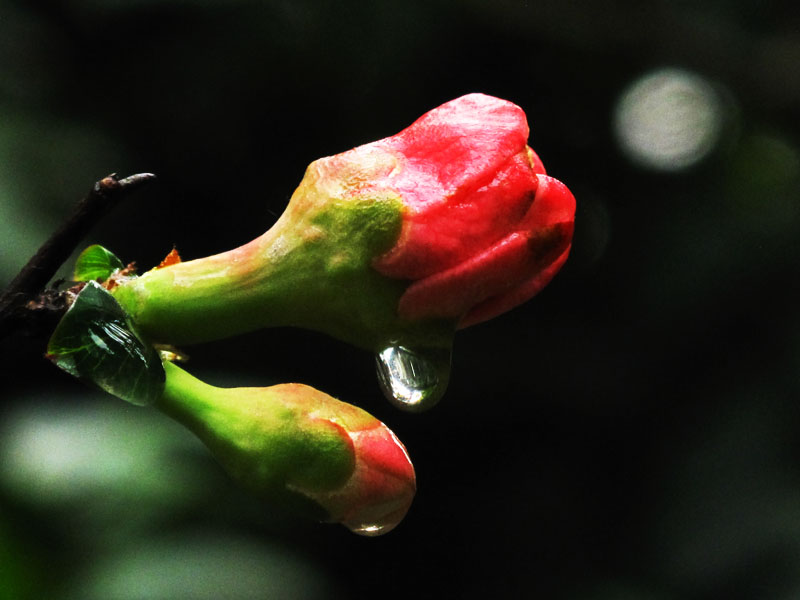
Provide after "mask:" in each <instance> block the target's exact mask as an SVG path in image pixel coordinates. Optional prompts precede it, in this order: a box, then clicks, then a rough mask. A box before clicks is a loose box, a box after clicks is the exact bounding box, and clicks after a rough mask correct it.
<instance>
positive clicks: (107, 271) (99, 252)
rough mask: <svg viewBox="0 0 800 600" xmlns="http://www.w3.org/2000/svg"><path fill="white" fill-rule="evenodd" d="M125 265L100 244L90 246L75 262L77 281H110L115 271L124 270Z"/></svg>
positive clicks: (75, 277)
mask: <svg viewBox="0 0 800 600" xmlns="http://www.w3.org/2000/svg"><path fill="white" fill-rule="evenodd" d="M124 267H125V265H124V264H122V261H121V260H120V259H118V258H117V257H116V256H115V255H114V254H113V253H112V252H111V251H109V250H106V249H105V248H103V247H102V246H100V245H99V244H94V245H93V246H89V247H88V248H86V250H84V251H83V252H81V253H80V256H78V260H77V261H75V272H74V275H73V277H74V279H75V281H91V280H96V279H100V280H105V279H108V278H109V277H110V276H111V274H112V273H114V271H118V270H120V269H122V268H124Z"/></svg>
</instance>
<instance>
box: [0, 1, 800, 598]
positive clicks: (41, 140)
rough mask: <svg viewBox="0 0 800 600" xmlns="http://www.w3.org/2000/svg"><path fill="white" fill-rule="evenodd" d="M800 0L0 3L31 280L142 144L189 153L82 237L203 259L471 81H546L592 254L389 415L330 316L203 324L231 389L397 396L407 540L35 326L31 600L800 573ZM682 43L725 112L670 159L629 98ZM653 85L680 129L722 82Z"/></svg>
mask: <svg viewBox="0 0 800 600" xmlns="http://www.w3.org/2000/svg"><path fill="white" fill-rule="evenodd" d="M796 12H797V11H796V7H795V6H794V3H790V2H788V1H786V0H766V1H764V0H760V1H758V2H756V0H731V1H728V2H717V1H714V0H703V1H701V2H691V3H690V2H661V1H658V0H647V1H645V2H638V3H634V2H609V1H606V0H573V1H568V2H564V1H562V0H495V1H493V2H484V1H481V0H464V1H462V2H458V3H454V2H448V1H445V0H426V1H424V2H423V1H421V0H411V1H408V2H384V1H377V2H360V1H357V0H344V1H338V2H333V1H332V0H269V1H259V2H256V1H248V0H238V1H228V2H221V1H217V2H213V1H210V0H209V1H205V2H203V1H200V0H196V1H190V0H182V1H180V0H139V1H138V2H119V1H110V0H105V1H103V0H48V1H46V2H38V3H25V2H22V1H21V0H6V1H5V2H2V3H0V245H1V247H2V254H0V284H4V283H5V282H7V281H8V280H9V279H10V278H11V277H12V276H13V275H14V274H15V273H16V271H17V270H18V269H19V267H20V266H21V265H22V264H23V263H24V261H25V260H26V258H27V256H29V255H30V254H31V253H32V252H33V251H34V250H35V249H36V248H37V247H38V245H39V244H40V243H41V242H42V241H43V240H44V239H45V238H46V236H47V235H48V233H49V232H50V231H51V230H52V229H53V227H55V226H56V225H57V224H58V223H59V222H60V221H61V219H63V217H64V216H65V215H66V214H67V213H68V212H69V210H70V207H71V206H72V205H73V203H74V202H75V200H77V199H78V198H79V197H80V196H82V195H83V194H84V193H85V191H86V190H88V188H89V186H90V185H92V183H93V182H94V181H95V180H97V179H99V178H101V177H103V176H105V175H107V174H108V173H110V172H113V171H117V172H119V173H120V174H122V175H127V174H130V173H133V172H136V171H150V172H155V173H156V174H157V175H159V180H158V182H157V183H156V184H153V185H152V186H150V187H149V188H148V189H147V190H145V191H142V192H139V193H137V194H136V196H134V197H133V198H131V199H130V200H127V201H126V204H125V206H123V207H120V208H118V209H117V210H115V211H114V212H113V213H112V215H110V216H109V217H108V218H107V219H106V220H105V221H104V222H103V223H102V224H100V225H99V226H98V228H97V229H96V230H95V231H93V232H92V234H91V235H90V236H89V238H88V239H87V240H86V245H89V244H90V243H101V244H103V245H104V246H106V247H108V248H110V249H111V250H112V251H114V252H115V253H116V254H117V255H119V256H120V257H121V258H122V260H123V262H128V261H131V260H136V261H137V262H138V263H139V264H140V266H142V267H143V268H149V267H150V266H152V265H154V264H157V263H158V261H159V260H160V259H161V258H163V256H164V255H165V254H166V253H167V252H168V251H169V250H170V248H171V247H172V245H173V244H177V247H178V250H179V251H180V252H181V254H182V255H183V256H184V258H193V257H197V256H202V255H206V254H209V253H212V252H216V251H221V250H225V249H228V248H230V247H233V246H234V245H238V244H240V243H242V242H244V241H247V240H249V239H252V238H253V237H255V236H256V235H258V234H260V233H262V232H263V231H264V230H265V229H266V228H267V227H268V226H269V225H271V223H272V222H274V220H275V218H276V217H277V215H279V214H280V212H281V211H282V210H283V207H284V206H285V204H286V201H287V199H288V197H289V195H290V194H291V192H292V191H293V188H294V186H295V185H297V183H298V182H299V181H300V178H301V176H302V173H303V170H304V168H305V166H306V164H307V163H309V162H310V161H311V160H313V159H315V158H317V157H319V156H323V155H327V154H332V153H335V152H339V151H342V150H345V149H347V148H350V147H353V146H355V145H358V144H361V143H364V142H367V141H370V140H373V139H377V138H380V137H383V136H386V135H390V134H393V133H396V132H397V131H398V130H399V129H400V128H402V127H404V126H405V125H407V124H409V123H410V122H411V121H412V120H413V119H414V118H416V117H417V116H419V115H420V114H422V112H424V111H425V110H428V109H430V108H433V107H434V106H436V105H438V104H440V103H441V102H444V101H446V100H449V99H451V98H454V97H456V96H458V95H461V94H463V93H466V92H472V91H482V92H485V93H489V94H494V95H498V96H502V97H505V98H508V99H510V100H512V101H514V102H516V103H517V104H519V105H520V106H522V107H523V108H524V109H525V111H526V112H527V114H528V117H529V120H530V123H531V143H532V146H533V147H534V148H535V149H536V150H537V152H538V153H539V154H540V155H541V157H542V159H543V160H544V163H545V165H546V166H547V168H548V171H549V172H551V173H552V174H553V175H554V176H556V177H557V178H558V179H560V180H562V181H564V182H565V183H567V184H568V185H569V186H570V188H571V189H572V190H573V192H574V193H575V196H576V198H577V200H578V215H577V223H576V227H577V230H576V238H575V244H574V249H573V253H572V256H571V258H570V261H569V262H568V264H567V266H566V268H565V270H564V271H563V272H562V273H561V274H560V275H559V276H558V277H557V278H556V279H555V281H554V282H553V283H552V284H551V286H550V287H549V288H547V289H546V290H545V291H544V292H543V293H542V294H541V295H540V296H539V297H538V298H536V299H535V300H534V301H533V302H531V303H529V304H528V305H526V306H525V307H522V308H520V309H517V310H516V311H513V312H512V313H510V314H508V315H505V316H503V317H501V318H499V319H496V320H495V321H493V322H491V323H488V324H485V325H482V326H479V327H476V328H473V329H468V330H465V331H463V332H461V333H460V334H459V336H458V338H457V340H456V345H455V357H454V361H455V362H454V374H453V380H452V383H451V386H450V390H449V391H448V394H447V396H446V397H445V398H444V400H443V401H442V403H441V404H440V405H438V406H437V407H436V408H435V409H434V410H433V411H432V412H430V413H426V414H423V415H406V414H399V413H398V412H397V411H394V410H392V409H391V407H389V406H387V405H386V404H385V403H384V402H382V399H381V398H380V397H379V392H378V388H377V384H376V383H375V379H374V374H373V372H372V358H371V357H369V356H367V355H365V354H364V353H362V352H360V351H357V350H354V349H350V348H346V347H343V346H342V345H341V344H338V343H336V342H334V341H332V340H329V339H327V338H324V337H322V336H318V335H315V334H311V333H308V332H298V331H286V330H276V331H270V332H262V333H261V334H258V335H256V334H254V335H251V336H245V337H243V338H240V339H236V340H231V341H229V342H220V343H216V344H211V345H208V346H202V347H197V348H190V349H188V351H189V354H190V355H191V357H192V362H191V363H190V368H191V369H192V370H193V372H195V373H197V374H198V375H201V376H203V377H204V378H205V379H208V380H209V381H210V382H211V383H214V384H217V385H268V384H270V383H274V382H277V381H294V380H297V381H302V382H304V383H309V384H312V385H315V386H317V387H320V388H321V389H323V390H324V391H326V392H328V393H331V394H333V395H335V396H337V397H340V398H342V399H343V400H347V401H350V402H355V403H358V404H360V405H362V406H364V407H365V408H367V409H368V410H370V411H371V412H373V413H374V414H376V416H378V417H379V418H381V419H382V420H383V421H385V422H386V423H387V424H389V425H390V426H391V427H392V428H393V429H394V430H395V431H396V432H397V433H398V434H399V436H400V438H401V439H402V440H403V441H404V442H405V443H406V445H407V446H408V448H409V451H410V453H411V456H412V458H413V460H414V462H415V465H416V467H417V472H418V483H419V493H418V496H417V499H416V502H415V505H414V506H413V507H412V510H411V512H410V513H409V515H408V517H407V520H406V522H404V523H403V524H402V525H401V526H400V527H399V528H398V529H397V530H396V531H394V532H392V533H391V534H389V535H388V536H386V537H384V538H380V539H374V540H365V539H361V538H356V537H355V536H351V534H349V533H348V532H347V531H345V530H344V529H343V528H332V527H324V526H318V525H315V524H311V523H305V522H303V521H297V520H294V519H292V518H291V517H289V516H287V515H285V514H283V513H277V512H275V511H273V510H272V509H271V508H270V507H268V506H263V505H260V504H258V503H257V502H255V501H253V500H252V499H250V498H248V497H247V496H246V495H245V494H243V493H242V492H240V491H239V490H237V489H235V488H234V487H233V486H232V485H230V483H229V482H228V481H227V479H226V478H225V477H224V476H223V475H222V473H221V472H220V471H219V470H218V469H217V468H216V467H215V466H214V465H213V464H212V463H211V462H210V461H209V459H208V458H207V456H206V455H205V454H204V453H203V451H202V449H200V448H199V447H198V446H197V445H196V444H195V443H194V442H192V441H191V439H190V438H189V437H187V436H186V434H185V433H184V432H183V431H182V430H180V428H178V427H177V426H174V425H172V424H171V423H168V422H165V421H164V420H163V419H160V418H159V417H158V416H157V415H155V414H151V413H150V412H149V411H148V410H147V409H137V408H136V407H133V406H125V405H123V404H122V403H121V402H119V401H115V400H114V399H113V398H106V397H102V398H100V397H98V396H97V395H95V393H94V392H90V391H87V390H84V389H83V388H81V387H80V386H79V385H78V384H77V383H75V382H73V381H72V380H71V379H69V378H68V377H66V376H62V374H60V373H58V372H57V371H56V370H55V369H53V368H52V367H51V366H49V365H47V364H46V363H45V362H44V361H37V360H36V352H40V351H41V349H39V350H34V351H31V349H30V348H26V347H25V346H24V342H23V341H21V340H15V341H14V344H13V345H11V346H9V345H8V344H4V345H3V346H2V347H0V377H1V378H2V379H1V380H0V390H1V391H0V394H1V395H2V406H0V411H1V412H0V419H2V420H1V421H0V429H1V430H2V432H1V433H0V597H3V596H2V594H5V597H9V598H24V597H30V598H41V597H47V598H154V597H187V598H204V597H209V598H212V597H222V596H225V597H241V598H270V597H275V598H283V597H302V598H340V597H361V596H365V595H367V594H370V595H375V594H380V595H381V596H382V597H412V596H413V597H423V598H425V597H438V598H451V597H457V598H471V597H475V598H478V597H541V598H553V599H558V598H565V599H566V598H578V599H581V600H582V599H598V600H600V599H602V600H607V599H608V600H611V599H613V600H627V599H628V598H637V599H646V600H649V599H651V598H652V599H653V600H662V599H664V600H667V599H678V598H680V599H684V598H688V599H695V598H697V599H701V598H702V599H706V598H709V599H710V598H717V597H724V598H726V600H736V599H743V600H744V599H747V600H750V599H752V598H759V599H773V598H774V599H777V600H783V599H788V598H794V597H797V595H798V594H800V559H799V558H798V557H800V552H799V551H798V550H800V414H798V410H797V408H796V399H797V397H798V392H800V377H798V373H799V372H800V318H798V310H797V306H798V305H799V304H800V303H799V302H798V301H799V300H800V298H798V291H797V284H796V280H797V278H798V272H800V270H799V267H800V246H799V245H798V244H797V240H798V238H799V237H800V236H799V235H798V234H800V131H798V123H800V77H798V71H797V65H798V64H800V34H798V31H800V22H798V19H797V16H796ZM664 67H674V68H678V69H682V70H684V71H686V72H689V73H693V74H695V75H696V76H697V77H699V78H701V80H702V81H703V82H705V86H706V88H707V89H708V90H711V92H709V93H711V94H712V97H713V99H714V102H713V103H712V105H713V106H716V107H718V108H717V109H716V110H718V111H719V113H718V114H717V115H716V117H718V118H719V123H720V128H721V129H720V131H719V134H718V136H717V137H714V141H713V144H712V147H711V148H710V150H709V151H708V153H707V154H705V155H703V156H701V157H699V158H698V159H697V161H696V162H694V163H693V164H691V165H688V166H685V167H682V168H680V169H674V168H673V169H672V170H670V169H661V170H656V169H653V168H648V167H645V166H642V163H641V162H636V161H635V160H633V159H632V157H631V156H630V155H629V154H628V153H626V151H625V149H624V148H623V147H622V145H621V141H620V138H619V137H618V136H619V135H620V134H619V133H618V132H617V131H616V130H615V127H614V115H615V110H616V109H617V107H618V105H619V103H620V99H621V98H622V97H623V95H624V94H625V92H626V90H628V89H630V86H631V85H632V84H635V83H636V82H639V81H641V80H642V78H643V77H645V76H647V75H648V74H652V73H657V72H661V70H662V69H663V68H664ZM706 88H704V89H706ZM648 106H651V109H650V110H642V111H639V112H636V113H635V115H636V116H637V118H640V117H641V115H644V117H641V118H644V120H645V124H649V126H652V128H651V129H648V130H647V131H649V132H651V135H654V136H659V135H662V136H666V137H667V138H668V139H666V142H667V143H668V144H674V143H679V142H681V138H680V136H678V137H675V138H669V136H670V135H673V134H675V132H676V131H680V130H679V129H674V128H673V125H675V121H676V120H677V121H678V122H679V124H680V122H681V119H680V115H681V114H684V115H687V114H688V116H692V113H686V112H684V113H681V112H680V111H687V110H690V109H691V104H690V103H689V104H687V103H686V101H685V98H683V99H679V102H678V104H677V105H676V106H675V107H673V108H675V111H673V112H670V111H671V110H672V109H671V108H670V107H669V106H666V107H664V106H657V105H648ZM671 115H678V117H674V116H671ZM695 116H696V115H695ZM648 119H650V121H648ZM659 119H660V120H659ZM690 121H691V120H690V119H688V118H687V122H690ZM691 122H693V123H694V122H697V123H699V124H702V121H701V120H695V121H691ZM653 132H654V133H653ZM675 135H677V134H675ZM715 135H716V134H715ZM637 139H638V138H637ZM645 139H646V141H647V138H645ZM655 141H656V140H655V138H653V139H650V140H649V141H647V143H651V144H652V145H655ZM662 141H664V140H662ZM666 147H667V148H669V145H667V146H666ZM68 274H69V266H67V267H65V269H64V271H63V273H62V275H64V276H68ZM23 349H25V350H26V351H23ZM223 591H225V593H224V594H223Z"/></svg>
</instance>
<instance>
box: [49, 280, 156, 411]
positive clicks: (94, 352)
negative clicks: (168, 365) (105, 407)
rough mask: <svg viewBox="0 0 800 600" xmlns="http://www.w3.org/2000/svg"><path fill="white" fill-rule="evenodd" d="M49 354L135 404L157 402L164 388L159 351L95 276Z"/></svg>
mask: <svg viewBox="0 0 800 600" xmlns="http://www.w3.org/2000/svg"><path fill="white" fill-rule="evenodd" d="M47 357H48V358H49V359H50V360H52V361H53V363H55V365H56V366H57V367H59V368H60V369H63V370H64V371H66V372H67V373H69V374H71V375H73V376H75V377H77V378H79V379H81V380H83V381H86V382H88V383H92V384H94V385H96V386H97V387H99V388H100V389H102V390H104V391H106V392H108V393H110V394H113V395H114V396H117V397H118V398H121V399H122V400H125V401H127V402H130V403H131V404H136V405H139V406H146V405H149V404H153V403H154V402H155V401H156V400H158V398H159V397H160V396H161V393H162V391H163V389H164V380H165V375H164V367H163V365H162V364H161V359H160V357H159V355H158V352H157V351H156V350H155V349H154V348H153V347H152V346H151V345H150V344H148V343H146V342H144V341H143V340H142V338H141V337H140V336H139V335H138V334H137V333H136V330H135V329H134V327H133V325H132V324H131V321H130V319H129V318H128V315H127V314H126V313H125V311H124V310H123V309H122V307H121V306H120V305H119V304H118V303H117V301H116V300H115V299H114V297H113V296H112V295H111V294H110V293H108V291H107V290H106V289H105V288H103V287H102V286H100V285H99V284H97V283H95V282H94V281H90V282H88V283H87V284H86V286H85V287H84V288H83V289H82V290H81V291H80V293H79V294H78V295H77V297H76V298H75V301H74V302H73V304H72V306H70V307H69V309H68V310H67V312H66V313H65V314H64V316H63V317H62V319H61V321H60V322H59V324H58V325H57V326H56V329H55V331H54V332H53V335H52V337H51V338H50V341H49V343H48V345H47Z"/></svg>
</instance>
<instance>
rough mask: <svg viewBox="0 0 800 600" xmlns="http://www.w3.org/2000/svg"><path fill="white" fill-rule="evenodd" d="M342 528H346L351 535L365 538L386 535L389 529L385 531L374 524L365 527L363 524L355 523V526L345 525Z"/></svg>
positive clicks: (382, 527) (383, 527)
mask: <svg viewBox="0 0 800 600" xmlns="http://www.w3.org/2000/svg"><path fill="white" fill-rule="evenodd" d="M344 526H345V527H347V528H348V529H349V530H350V531H352V532H353V533H356V534H358V535H363V536H365V537H377V536H379V535H383V534H384V533H388V532H389V529H386V527H385V526H384V525H376V524H371V525H365V524H363V523H356V524H350V523H345V524H344Z"/></svg>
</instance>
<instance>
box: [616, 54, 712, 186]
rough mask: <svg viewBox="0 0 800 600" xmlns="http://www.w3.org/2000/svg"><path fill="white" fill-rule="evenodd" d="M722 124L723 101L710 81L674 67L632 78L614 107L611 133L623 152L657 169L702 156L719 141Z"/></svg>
mask: <svg viewBox="0 0 800 600" xmlns="http://www.w3.org/2000/svg"><path fill="white" fill-rule="evenodd" d="M722 124H723V111H722V102H721V99H720V96H719V94H718V93H717V91H716V90H715V89H714V86H712V85H711V84H710V83H709V82H708V81H707V80H706V79H704V78H703V77H701V76H699V75H696V74H694V73H690V72H688V71H685V70H682V69H675V68H667V69H661V70H658V71H654V72H651V73H648V74H647V75H645V76H643V77H641V78H640V79H638V80H636V81H634V82H633V83H632V84H631V85H630V86H628V87H627V88H626V89H625V90H624V91H623V93H622V95H621V96H620V98H619V100H618V102H617V104H616V107H615V111H614V133H615V135H616V138H617V141H618V143H619V145H620V147H621V148H622V150H623V151H624V152H625V154H626V155H627V156H628V157H629V158H630V159H631V161H633V162H634V163H636V164H639V165H641V166H645V167H648V168H651V169H655V170H660V171H679V170H682V169H686V168H688V167H690V166H692V165H694V164H696V163H697V162H699V161H700V160H702V159H703V158H704V157H705V156H706V155H707V154H708V153H709V152H710V151H711V150H712V149H713V148H714V147H715V146H716V144H717V142H718V141H719V139H720V134H721V131H722Z"/></svg>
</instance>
